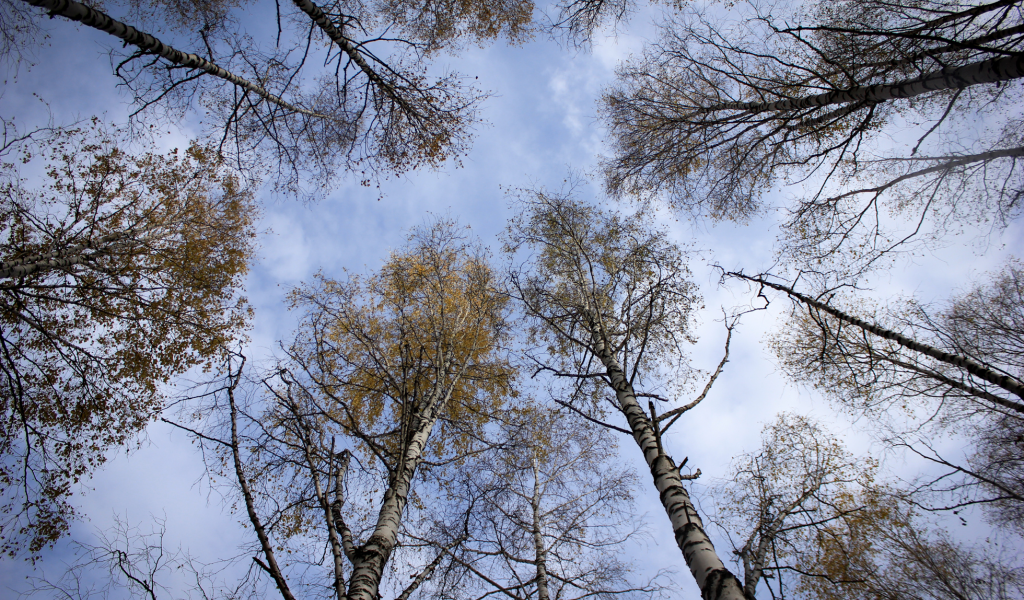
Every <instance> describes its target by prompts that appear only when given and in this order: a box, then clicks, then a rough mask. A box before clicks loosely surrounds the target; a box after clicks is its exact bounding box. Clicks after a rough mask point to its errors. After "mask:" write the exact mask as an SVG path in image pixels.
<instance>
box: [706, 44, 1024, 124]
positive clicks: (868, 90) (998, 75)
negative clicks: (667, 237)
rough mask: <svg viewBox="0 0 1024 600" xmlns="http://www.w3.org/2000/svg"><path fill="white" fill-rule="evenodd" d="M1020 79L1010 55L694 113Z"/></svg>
mask: <svg viewBox="0 0 1024 600" xmlns="http://www.w3.org/2000/svg"><path fill="white" fill-rule="evenodd" d="M1020 77H1024V53H1022V54H1013V55H1011V56H1006V57H1003V58H993V59H989V60H985V61H981V62H977V63H972V64H969V65H964V66H962V67H959V68H956V69H943V70H941V71H933V72H931V73H927V74H925V75H923V76H921V77H918V78H917V79H911V80H908V81H903V82H900V83H892V84H879V85H869V86H861V87H855V88H852V89H849V90H841V91H835V92H826V93H824V94H816V95H814V96H806V97H803V98H793V99H790V100H779V101H776V102H726V103H722V104H716V105H715V106H710V107H707V108H699V109H698V112H702V113H705V112H715V111H720V110H742V111H745V112H747V113H751V114H756V113H762V112H770V111H785V110H797V109H802V108H815V107H819V106H828V105H831V104H846V103H848V102H861V103H870V104H874V103H878V102H885V101H886V100H894V99H898V98H913V97H914V96H919V95H921V94H925V93H927V92H936V91H939V90H953V89H961V88H965V87H969V86H972V85H979V84H983V83H997V82H1000V81H1009V80H1011V79H1018V78H1020Z"/></svg>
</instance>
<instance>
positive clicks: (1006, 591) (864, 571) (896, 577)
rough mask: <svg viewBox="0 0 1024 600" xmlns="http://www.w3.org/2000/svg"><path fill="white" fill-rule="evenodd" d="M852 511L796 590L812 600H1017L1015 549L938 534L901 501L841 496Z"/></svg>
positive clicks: (1021, 586) (823, 539)
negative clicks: (971, 542) (972, 543)
mask: <svg viewBox="0 0 1024 600" xmlns="http://www.w3.org/2000/svg"><path fill="white" fill-rule="evenodd" d="M839 500H840V503H839V505H838V506H839V507H841V508H847V509H849V512H848V513H847V514H846V516H845V517H844V518H842V519H837V520H835V521H832V522H830V523H828V524H827V525H825V526H824V527H822V528H821V529H820V530H819V531H818V532H817V534H816V536H815V538H814V539H813V541H812V543H811V544H810V545H809V546H808V547H807V550H808V551H807V553H806V554H805V556H804V557H803V563H802V565H801V567H800V568H801V569H806V571H804V572H803V573H801V574H800V578H799V580H798V582H797V584H796V586H795V591H796V592H797V594H798V595H799V596H800V597H802V598H808V599H818V598H821V599H825V598H829V599H833V598H835V599H839V600H846V599H847V598H849V599H851V600H852V599H854V598H856V599H858V600H860V599H868V600H876V599H877V600H883V599H884V600H911V599H913V600H918V599H921V600H954V599H955V600H982V599H985V598H993V599H996V600H1017V599H1019V598H1022V597H1024V580H1022V579H1021V576H1020V573H1019V569H1018V568H1017V566H1016V564H1015V563H1016V558H1015V557H1014V553H1013V550H1012V546H1011V547H1009V548H1007V547H1004V546H1001V545H1000V544H998V543H996V542H995V541H993V540H986V541H985V543H984V544H979V545H976V546H969V545H967V544H964V543H961V542H957V541H956V540H955V539H953V537H952V536H950V535H949V534H948V533H945V532H943V531H942V530H941V529H939V530H935V531H931V530H929V529H928V528H927V527H926V525H925V524H924V523H923V522H922V521H921V520H920V519H919V518H918V517H917V516H916V515H915V514H914V513H913V511H912V510H910V509H909V508H908V507H907V505H906V504H903V503H901V502H899V499H898V498H897V497H893V496H888V495H884V494H883V495H878V494H872V493H870V492H869V493H867V494H861V495H853V496H849V497H845V498H842V497H841V498H840V499H839Z"/></svg>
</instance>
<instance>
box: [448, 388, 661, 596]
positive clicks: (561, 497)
mask: <svg viewBox="0 0 1024 600" xmlns="http://www.w3.org/2000/svg"><path fill="white" fill-rule="evenodd" d="M581 421H582V420H581V419H580V418H579V417H578V416H575V415H573V414H572V413H571V412H568V411H565V410H562V411H547V410H545V409H544V408H543V407H539V406H537V407H527V408H526V409H525V410H522V411H519V412H517V413H515V414H514V415H513V417H512V418H511V419H506V420H505V422H504V423H503V424H502V425H501V427H502V432H501V435H500V436H499V438H498V439H497V443H496V445H495V448H494V450H493V451H491V452H488V453H486V454H481V455H480V456H479V459H478V460H474V461H470V462H469V463H467V465H466V472H465V475H464V476H463V477H462V478H461V479H460V484H459V485H458V487H457V488H456V492H455V493H456V495H457V497H458V498H459V500H458V503H457V504H456V507H457V509H454V507H453V509H452V510H450V511H449V515H448V517H447V519H448V521H449V522H448V523H445V524H439V525H438V526H436V527H435V528H434V529H435V530H442V529H443V530H455V531H464V534H463V535H464V536H465V541H464V542H463V543H461V544H459V545H458V547H457V548H455V549H452V550H448V551H445V552H444V554H445V556H444V558H445V559H446V564H445V565H444V567H443V569H439V570H438V571H437V573H436V574H435V575H434V581H433V582H432V584H431V586H430V589H429V591H428V593H429V596H430V597H435V598H479V597H481V596H489V595H498V594H500V595H503V596H506V597H510V598H522V599H526V598H536V599H537V600H550V599H552V598H564V599H566V600H572V599H577V598H586V597H596V598H612V597H651V596H652V595H656V594H657V593H658V592H660V591H661V589H662V586H661V584H660V582H659V581H657V580H656V579H654V580H651V581H647V582H643V583H641V582H634V581H633V580H635V579H637V577H638V576H639V575H638V574H636V573H633V571H634V569H635V565H633V564H630V562H629V561H627V560H624V559H623V558H622V556H623V555H624V554H626V552H627V550H626V544H627V543H628V542H630V541H635V540H632V539H631V538H633V537H635V536H637V535H638V534H639V533H642V532H641V531H640V527H641V519H639V518H638V516H637V515H636V514H635V512H634V506H633V497H632V491H633V488H634V487H635V485H636V476H635V474H634V473H632V472H631V471H630V470H628V469H626V468H623V467H621V466H616V465H615V464H614V463H615V459H616V456H617V448H616V445H615V443H614V440H613V439H612V438H611V435H610V434H609V433H607V432H603V431H600V430H598V431H594V430H593V429H592V428H587V427H585V426H583V423H582V422H581Z"/></svg>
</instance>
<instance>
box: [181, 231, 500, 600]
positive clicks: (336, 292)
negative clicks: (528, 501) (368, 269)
mask: <svg viewBox="0 0 1024 600" xmlns="http://www.w3.org/2000/svg"><path fill="white" fill-rule="evenodd" d="M494 283H495V282H494V281H493V275H492V272H491V269H490V267H489V265H488V263H487V259H486V256H485V255H484V254H483V253H482V251H481V250H479V249H478V248H476V247H475V246H473V245H472V244H469V243H467V242H466V241H465V240H464V239H463V237H462V233H461V232H459V231H458V230H457V229H456V228H455V227H454V226H453V225H452V224H451V223H445V222H438V223H435V224H434V225H432V226H428V227H424V228H422V229H420V230H417V231H416V232H415V233H413V234H412V235H411V236H410V240H409V244H408V246H407V247H405V248H403V249H401V250H399V251H396V252H395V253H394V254H393V255H392V256H391V257H390V258H389V259H388V261H387V262H386V263H385V265H384V266H383V268H382V269H381V270H380V271H379V272H377V273H375V274H372V275H369V276H366V277H360V276H356V275H350V276H349V278H348V279H347V280H343V281H339V280H334V279H329V278H327V277H324V276H320V277H318V279H317V281H316V282H315V283H313V284H310V285H306V286H303V287H301V288H298V289H296V290H295V291H294V292H293V293H292V306H293V308H295V309H297V310H301V311H302V313H303V317H302V321H301V325H300V327H299V330H298V332H297V334H296V337H295V340H294V341H293V342H292V343H291V344H289V345H288V346H287V359H286V360H284V361H283V362H282V363H281V364H280V366H279V367H278V368H275V369H274V370H272V371H271V372H269V373H267V374H266V375H264V376H262V377H261V378H260V387H261V388H262V390H263V396H262V397H258V398H257V397H249V398H248V399H243V398H238V397H237V394H236V389H237V388H238V385H237V384H232V385H231V386H226V387H225V392H224V393H222V394H221V400H219V401H218V404H217V405H216V406H214V407H213V408H210V409H207V412H209V411H213V412H214V413H216V414H219V415H222V416H221V417H219V421H215V424H216V423H218V422H219V423H220V430H219V432H218V433H215V434H213V435H210V434H206V433H203V434H202V435H203V436H205V437H201V438H200V439H203V440H206V441H207V443H208V444H212V446H211V447H212V448H216V449H218V450H219V452H220V455H221V456H222V457H223V461H224V462H223V464H224V465H226V467H224V471H225V472H226V473H227V474H228V475H229V476H231V477H232V478H233V479H234V481H235V483H236V484H237V490H238V493H239V495H240V496H241V499H242V500H243V501H244V507H245V511H246V517H247V520H248V521H249V522H250V524H251V525H252V527H253V530H254V531H255V533H256V537H257V540H258V547H257V551H256V553H255V556H254V559H253V560H254V561H256V564H258V565H259V566H260V568H261V569H262V570H263V571H264V572H265V574H266V575H267V576H269V577H270V578H271V580H272V581H273V582H274V585H275V587H276V588H277V589H278V591H279V592H280V594H281V596H282V597H283V598H285V599H286V600H287V599H290V598H294V597H296V596H297V595H299V594H300V591H299V590H300V588H302V589H305V588H308V591H309V592H310V593H314V592H315V593H318V594H323V595H326V596H329V597H336V598H339V599H341V598H347V599H367V600H374V599H375V598H377V595H378V593H379V590H380V589H381V585H382V578H383V576H384V575H385V572H386V571H385V567H386V566H387V565H388V563H389V560H391V558H392V556H393V555H394V554H395V552H396V551H397V550H398V548H399V547H400V545H401V540H402V523H403V518H404V516H405V513H406V512H407V510H409V504H410V503H412V504H413V505H414V507H419V506H418V505H419V499H418V497H417V495H416V492H415V490H414V488H415V485H414V483H415V482H416V481H420V480H422V479H423V478H427V480H428V481H432V482H433V485H441V484H443V480H442V481H438V479H439V478H441V477H442V475H443V473H445V472H446V469H447V468H452V466H453V465H456V464H458V463H460V461H463V460H465V457H466V456H467V455H470V454H473V453H474V452H477V451H479V449H480V446H481V444H482V441H481V440H482V439H483V432H482V428H483V427H484V425H485V424H486V423H487V421H488V419H489V415H490V414H492V413H494V412H495V411H499V410H501V409H502V407H503V406H504V404H505V403H506V402H507V400H508V399H509V396H510V395H511V394H512V387H511V386H512V377H513V372H512V370H511V367H510V366H509V364H508V363H507V361H506V360H505V359H504V358H503V356H502V348H503V344H504V340H505V336H506V324H505V310H506V309H505V306H506V304H507V302H506V300H505V299H504V298H503V297H502V296H501V295H500V294H498V293H497V292H496V290H495V287H494ZM237 378H238V376H236V380H237ZM225 395H226V401H225V399H224V396H225ZM261 398H262V399H261ZM225 413H226V417H227V418H225V416H223V415H225ZM181 426H183V427H191V426H189V425H184V424H182V425H181ZM215 429H216V428H215ZM196 431H199V430H198V429H197V430H196ZM359 472H362V473H363V476H362V479H361V481H362V482H363V483H359V482H360V479H359V477H358V476H357V475H356V474H357V473H359ZM381 489H383V495H382V496H381V495H380V494H378V493H377V492H378V491H380V490H381ZM371 509H372V510H371ZM424 510H429V508H426V509H424ZM368 513H370V514H368ZM360 514H363V515H364V517H363V518H360V517H359V515H360ZM352 523H357V524H358V523H362V524H363V527H357V526H356V525H350V524H352ZM285 548H287V554H286V555H285V556H284V557H282V556H281V553H282V552H283V551H284V550H283V549H285ZM324 555H326V556H329V557H330V559H329V560H328V561H327V563H326V565H325V567H320V566H319V565H322V564H324V563H322V562H321V563H319V565H318V561H319V560H320V559H319V558H317V557H320V556H324ZM286 562H287V563H290V564H292V565H293V567H294V569H291V568H289V567H288V566H287V565H286V564H285V563H286ZM302 564H305V565H306V567H307V568H308V569H311V570H308V572H303V571H302V570H301V569H300V570H298V571H295V569H298V568H299V567H296V566H295V565H302Z"/></svg>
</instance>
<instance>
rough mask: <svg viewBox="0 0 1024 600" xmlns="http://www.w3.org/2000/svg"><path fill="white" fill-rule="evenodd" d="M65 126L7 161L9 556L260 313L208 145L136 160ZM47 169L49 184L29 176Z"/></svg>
mask: <svg viewBox="0 0 1024 600" xmlns="http://www.w3.org/2000/svg"><path fill="white" fill-rule="evenodd" d="M115 133H116V132H110V131H104V130H103V129H102V128H98V127H94V128H86V129H57V130H54V131H51V132H49V133H45V132H43V133H40V136H41V137H39V139H38V140H32V139H31V138H28V139H22V140H21V141H20V142H17V143H16V144H15V145H11V146H8V147H7V148H5V149H4V158H5V161H4V162H3V164H2V167H0V168H2V175H0V177H2V180H0V224H2V234H0V390H2V391H0V415H2V421H0V423H2V426H0V457H2V458H0V489H2V491H0V498H2V504H0V513H2V521H0V536H2V544H0V548H2V550H3V551H4V552H5V553H7V554H11V555H13V554H16V553H18V552H20V551H22V550H24V549H26V548H27V550H28V551H29V552H30V553H33V554H35V553H37V552H39V550H40V549H42V548H43V547H44V546H45V545H46V544H49V543H52V542H53V541H54V540H56V539H57V538H59V537H60V536H61V535H63V534H64V533H65V532H66V531H67V528H68V525H69V523H70V522H71V521H72V520H73V519H74V516H75V515H74V509H73V507H72V506H71V505H70V504H69V502H68V497H69V496H70V495H71V494H72V493H74V491H75V486H76V484H78V483H79V482H80V481H82V479H83V478H86V477H88V476H89V475H90V474H91V473H92V471H93V470H94V469H95V468H96V467H97V466H98V465H100V464H101V463H102V462H103V461H104V458H105V456H106V452H107V451H108V450H109V449H110V448H113V447H117V446H120V445H122V444H124V443H125V442H127V441H129V440H130V439H132V438H133V437H134V436H135V435H137V434H138V433H139V432H140V431H141V430H142V429H143V428H144V427H145V426H146V425H147V424H148V423H149V422H150V421H151V420H152V419H153V418H154V417H155V416H156V414H157V413H159V411H160V410H161V408H162V407H163V405H164V400H165V395H164V385H165V384H166V383H167V382H168V381H169V379H170V378H171V377H173V376H175V375H178V374H181V373H183V372H185V371H186V370H188V369H190V368H192V367H197V366H209V365H210V364H211V361H213V360H215V358H216V357H217V355H218V352H219V351H220V348H222V347H223V346H224V345H225V344H229V343H230V342H231V341H232V340H234V339H237V338H238V337H239V336H240V335H241V334H242V332H243V331H244V329H245V327H246V326H247V323H248V320H249V317H250V314H249V309H248V307H247V305H246V302H245V299H244V298H241V297H240V296H239V287H240V286H241V283H242V279H243V278H244V276H245V274H246V271H247V269H248V261H249V260H250V259H251V257H252V254H253V250H254V239H253V238H254V230H253V219H254V218H255V209H254V207H253V204H252V198H251V196H250V194H249V192H248V190H246V189H244V188H241V187H240V186H239V184H238V182H237V180H236V179H235V178H234V177H233V176H232V175H231V173H230V171H228V170H227V169H225V168H224V167H223V165H222V163H221V162H220V161H219V160H218V159H217V158H216V154H215V152H214V151H213V150H211V149H210V148H208V147H203V146H199V145H192V146H191V147H189V148H188V149H187V150H186V151H184V152H179V151H176V150H175V151H172V152H170V153H169V154H167V155H160V154H155V153H152V152H147V153H143V154H139V155H132V154H129V153H127V152H126V151H125V150H124V149H123V147H122V146H121V145H120V144H119V143H118V142H117V140H116V138H115ZM23 171H37V172H38V171H43V172H44V173H45V175H43V176H42V179H43V181H41V182H36V181H35V180H34V179H31V178H27V177H23V176H22V174H23Z"/></svg>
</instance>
